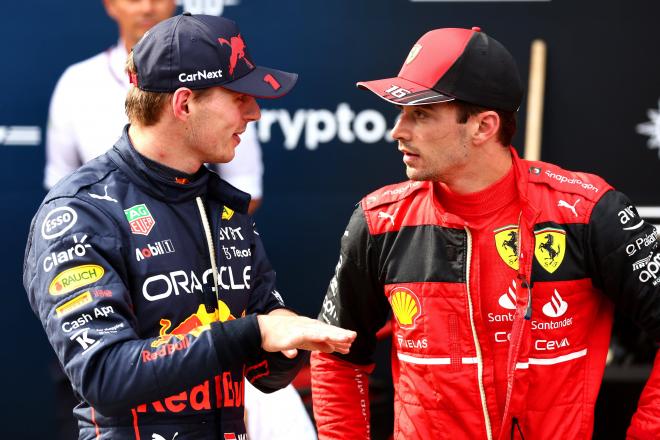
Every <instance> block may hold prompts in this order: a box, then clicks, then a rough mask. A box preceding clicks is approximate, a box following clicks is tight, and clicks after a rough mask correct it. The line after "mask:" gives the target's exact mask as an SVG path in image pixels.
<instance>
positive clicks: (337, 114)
mask: <svg viewBox="0 0 660 440" xmlns="http://www.w3.org/2000/svg"><path fill="white" fill-rule="evenodd" d="M257 124H258V133H259V140H260V141H261V142H264V143H265V142H269V141H270V140H271V133H272V130H273V126H274V125H279V127H280V129H281V130H282V134H283V135H284V148H285V149H287V150H294V149H296V147H298V145H299V144H300V142H301V141H302V142H303V145H304V146H305V148H307V149H308V150H316V149H317V148H318V147H319V145H321V144H327V143H330V142H333V141H335V139H337V140H339V141H340V142H343V143H345V144H352V143H354V142H362V143H365V144H373V143H376V142H380V141H383V140H385V141H389V142H391V141H392V138H391V136H390V131H391V128H388V127H387V121H386V119H385V116H383V115H382V114H381V113H379V112H378V111H376V110H371V109H367V110H362V111H360V112H358V113H356V112H354V111H353V110H352V109H351V107H350V106H349V105H348V103H346V102H342V103H340V104H338V105H337V110H335V111H334V112H332V111H330V110H326V109H299V110H296V111H295V113H293V115H292V114H291V113H290V112H289V110H285V109H279V110H276V109H262V110H261V119H260V120H259V121H258V122H257ZM303 134H304V136H303Z"/></svg>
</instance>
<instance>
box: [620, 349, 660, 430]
mask: <svg viewBox="0 0 660 440" xmlns="http://www.w3.org/2000/svg"><path fill="white" fill-rule="evenodd" d="M658 353H660V350H659V351H658ZM658 353H656V356H655V363H654V365H653V370H652V371H651V376H650V377H649V379H648V381H647V382H646V386H645V387H644V391H642V396H641V397H640V398H639V405H638V406H637V412H635V414H634V415H633V418H632V421H631V423H630V428H628V435H627V436H626V438H627V439H628V440H654V439H657V438H658V436H660V356H658Z"/></svg>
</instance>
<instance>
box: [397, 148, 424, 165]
mask: <svg viewBox="0 0 660 440" xmlns="http://www.w3.org/2000/svg"><path fill="white" fill-rule="evenodd" d="M399 151H400V152H401V153H402V154H403V162H404V163H406V164H408V163H409V162H412V161H414V160H415V159H417V158H418V157H419V154H415V153H414V152H412V151H410V150H408V149H407V148H399Z"/></svg>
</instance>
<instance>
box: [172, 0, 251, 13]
mask: <svg viewBox="0 0 660 440" xmlns="http://www.w3.org/2000/svg"><path fill="white" fill-rule="evenodd" d="M176 4H177V6H182V7H183V10H184V11H186V12H190V13H191V14H205V15H222V12H223V11H224V9H225V6H236V5H238V4H240V0H176Z"/></svg>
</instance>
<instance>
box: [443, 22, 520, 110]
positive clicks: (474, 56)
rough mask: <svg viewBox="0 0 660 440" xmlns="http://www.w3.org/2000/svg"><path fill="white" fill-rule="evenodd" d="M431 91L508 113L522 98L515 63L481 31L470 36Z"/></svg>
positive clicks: (500, 45)
mask: <svg viewBox="0 0 660 440" xmlns="http://www.w3.org/2000/svg"><path fill="white" fill-rule="evenodd" d="M433 89H435V90H437V91H439V92H441V93H445V94H448V95H449V96H453V97H454V98H456V99H459V100H461V101H465V102H468V103H470V104H475V105H479V106H482V107H486V108H493V109H498V110H507V111H516V110H518V108H519V107H520V103H521V101H522V96H523V85H522V81H521V80H520V74H519V73H518V68H517V66H516V62H515V60H514V59H513V57H512V56H511V54H510V53H509V51H508V50H507V49H506V48H505V47H504V46H503V45H502V44H501V43H500V42H499V41H497V40H495V39H494V38H491V37H489V36H487V35H486V34H484V33H483V32H477V33H475V34H474V35H473V36H472V38H471V39H470V41H469V42H468V44H467V46H466V47H465V50H464V51H463V53H462V54H461V56H460V57H458V59H457V60H456V62H455V63H454V64H453V65H452V66H451V67H450V68H449V70H448V71H447V73H445V74H444V75H443V76H442V78H440V79H439V80H438V82H437V83H436V84H435V86H433Z"/></svg>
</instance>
